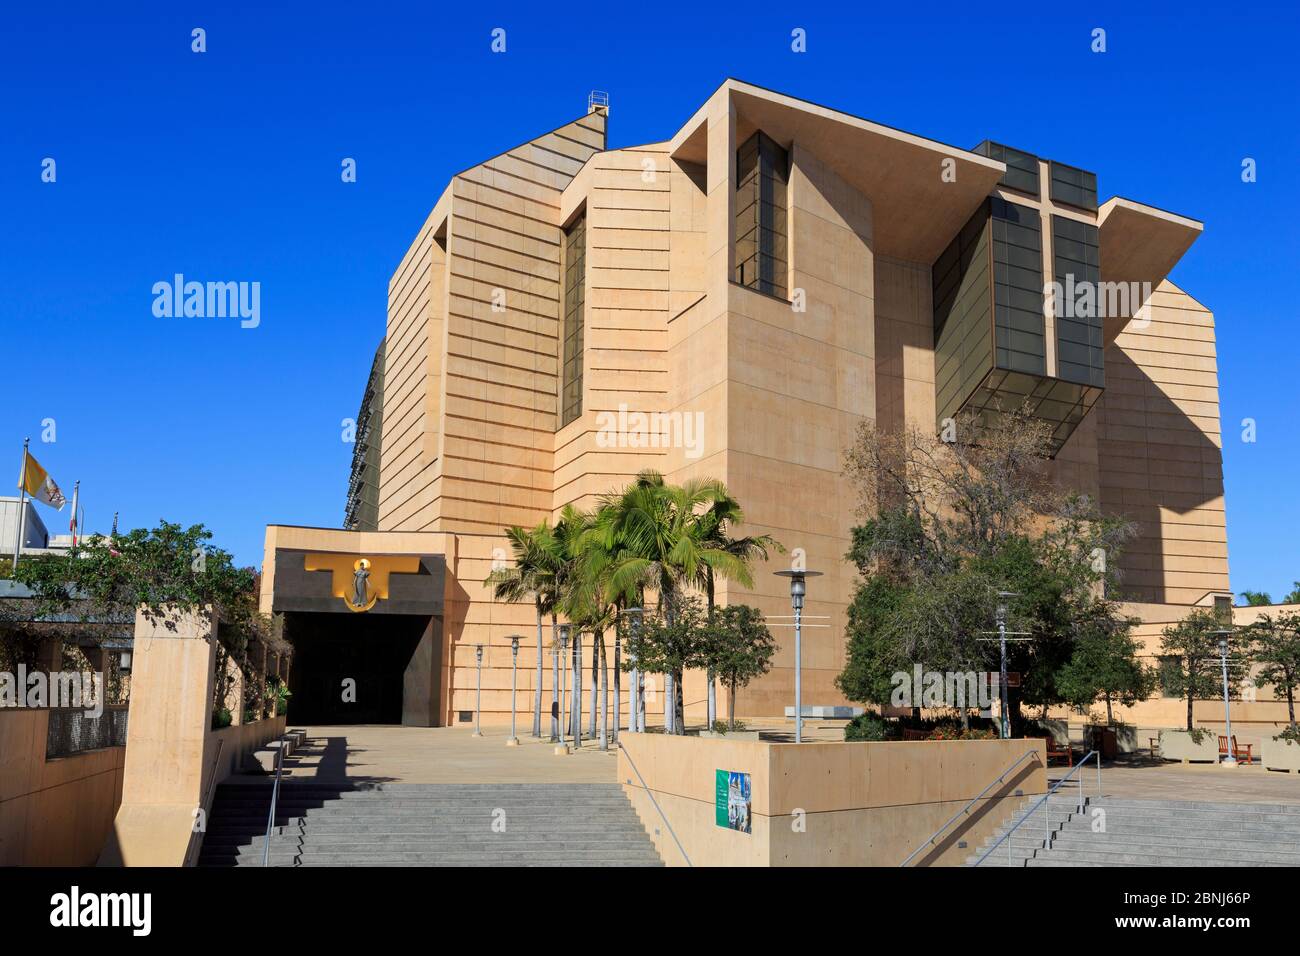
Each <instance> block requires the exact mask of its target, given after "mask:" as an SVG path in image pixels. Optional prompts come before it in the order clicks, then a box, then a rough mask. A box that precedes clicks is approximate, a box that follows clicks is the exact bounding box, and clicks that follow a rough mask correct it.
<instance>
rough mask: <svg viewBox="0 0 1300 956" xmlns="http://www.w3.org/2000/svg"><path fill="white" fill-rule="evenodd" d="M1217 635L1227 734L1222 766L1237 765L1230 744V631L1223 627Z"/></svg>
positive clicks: (1215, 632)
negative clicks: (1225, 751)
mask: <svg viewBox="0 0 1300 956" xmlns="http://www.w3.org/2000/svg"><path fill="white" fill-rule="evenodd" d="M1212 633H1214V634H1218V635H1219V666H1220V668H1221V669H1222V672H1223V723H1224V729H1225V731H1226V732H1227V734H1228V756H1226V757H1224V758H1223V764H1222V765H1223V766H1225V767H1235V766H1237V754H1236V748H1235V747H1233V745H1232V708H1231V707H1230V706H1229V703H1228V637H1229V636H1231V634H1232V631H1229V630H1226V629H1223V630H1218V631H1213V632H1212Z"/></svg>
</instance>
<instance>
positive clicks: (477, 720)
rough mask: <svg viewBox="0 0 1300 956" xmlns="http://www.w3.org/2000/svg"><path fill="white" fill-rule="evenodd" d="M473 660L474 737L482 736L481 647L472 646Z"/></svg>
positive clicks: (479, 645) (477, 645) (478, 645)
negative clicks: (475, 682) (474, 696)
mask: <svg viewBox="0 0 1300 956" xmlns="http://www.w3.org/2000/svg"><path fill="white" fill-rule="evenodd" d="M474 658H475V660H476V661H477V662H478V667H477V670H478V678H477V680H478V689H477V691H476V692H475V694H476V698H477V699H476V700H475V702H474V736H475V737H482V736H483V724H482V717H483V645H482V644H475V645H474Z"/></svg>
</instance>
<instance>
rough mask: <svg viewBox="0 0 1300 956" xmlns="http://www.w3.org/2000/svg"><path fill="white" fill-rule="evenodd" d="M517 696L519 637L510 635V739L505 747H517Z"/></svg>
mask: <svg viewBox="0 0 1300 956" xmlns="http://www.w3.org/2000/svg"><path fill="white" fill-rule="evenodd" d="M518 696H519V635H518V634H511V635H510V737H509V739H508V740H506V746H507V747H518V746H519V735H518V734H517V733H516V732H515V701H516V700H517V699H518Z"/></svg>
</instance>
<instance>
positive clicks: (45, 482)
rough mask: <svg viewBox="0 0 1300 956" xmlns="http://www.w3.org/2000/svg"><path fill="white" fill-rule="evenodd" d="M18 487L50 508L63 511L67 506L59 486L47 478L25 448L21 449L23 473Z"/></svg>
mask: <svg viewBox="0 0 1300 956" xmlns="http://www.w3.org/2000/svg"><path fill="white" fill-rule="evenodd" d="M18 487H19V488H20V489H22V490H23V491H26V492H27V493H28V494H29V495H31V496H32V497H33V498H35V499H36V500H37V501H43V502H45V503H46V504H47V505H49V506H50V507H52V508H58V509H59V510H60V511H61V510H63V506H64V505H65V504H67V503H68V502H67V499H66V498H64V497H63V492H61V491H60V490H59V486H58V485H57V484H55V483H54V479H53V478H51V477H50V476H49V473H48V472H46V470H45V469H44V468H42V467H41V463H40V462H39V461H37V460H36V459H35V458H33V457H32V453H31V452H29V451H28V450H27V449H26V448H24V449H23V471H22V474H21V475H20V476H19V478H18Z"/></svg>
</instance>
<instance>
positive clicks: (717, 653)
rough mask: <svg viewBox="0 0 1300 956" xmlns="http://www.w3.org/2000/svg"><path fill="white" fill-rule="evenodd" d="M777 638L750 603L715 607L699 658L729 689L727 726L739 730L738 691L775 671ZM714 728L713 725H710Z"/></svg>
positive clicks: (707, 620) (706, 628)
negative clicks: (773, 660)
mask: <svg viewBox="0 0 1300 956" xmlns="http://www.w3.org/2000/svg"><path fill="white" fill-rule="evenodd" d="M775 653H776V639H775V638H773V637H772V632H771V631H769V630H768V629H767V625H766V624H765V623H764V622H763V615H762V614H760V613H759V611H758V609H757V608H754V607H750V606H749V605H748V604H731V605H728V606H726V607H719V608H714V609H713V611H712V612H711V613H710V614H709V615H708V617H707V618H706V619H705V625H704V634H703V639H702V641H701V645H700V647H699V656H700V657H701V658H702V659H703V662H704V666H705V667H706V668H708V671H709V673H710V674H716V675H717V677H718V678H719V679H720V680H721V681H722V684H723V686H724V687H726V688H727V713H728V723H727V726H728V727H729V728H730V729H732V730H734V729H735V728H736V688H738V687H744V686H745V685H747V684H748V683H749V682H750V681H752V680H753V679H754V678H755V677H761V676H762V675H764V674H766V673H767V672H768V671H770V670H771V669H772V656H773V655H774V654H775ZM709 726H710V727H712V726H713V724H712V723H710V724H709Z"/></svg>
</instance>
